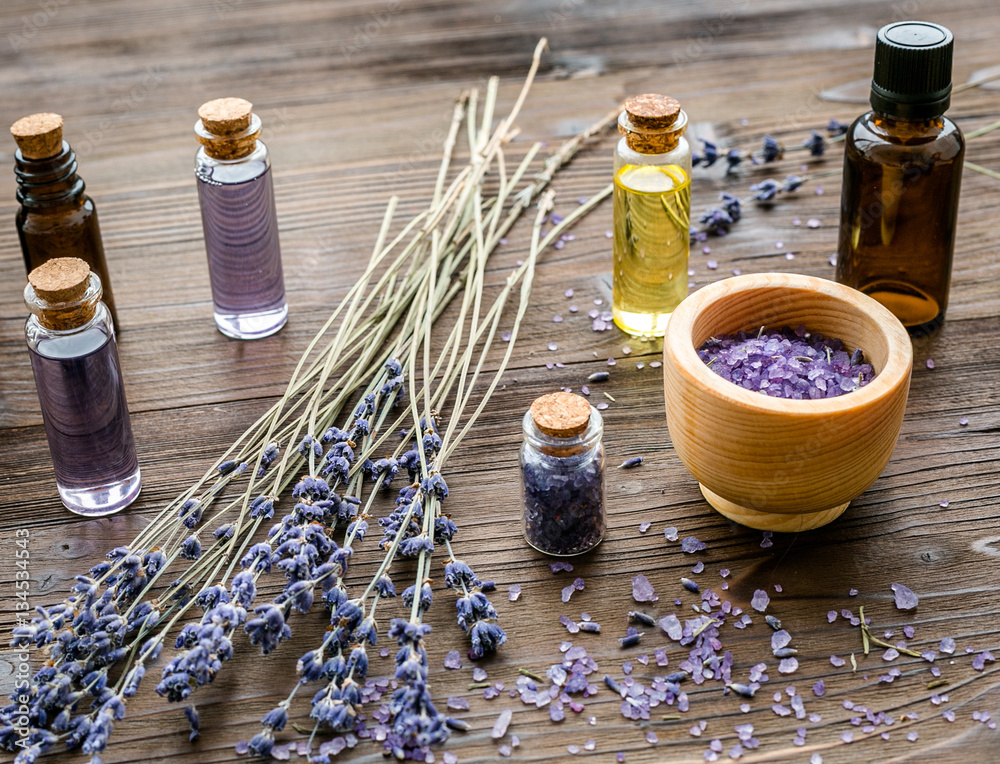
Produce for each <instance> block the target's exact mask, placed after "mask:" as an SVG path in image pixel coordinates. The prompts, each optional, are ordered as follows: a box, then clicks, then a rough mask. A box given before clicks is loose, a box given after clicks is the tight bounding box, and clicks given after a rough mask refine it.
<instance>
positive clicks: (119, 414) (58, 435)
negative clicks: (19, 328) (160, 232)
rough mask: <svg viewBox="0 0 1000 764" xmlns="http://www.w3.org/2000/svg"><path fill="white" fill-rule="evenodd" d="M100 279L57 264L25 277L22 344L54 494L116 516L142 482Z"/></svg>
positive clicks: (94, 512) (88, 511)
mask: <svg viewBox="0 0 1000 764" xmlns="http://www.w3.org/2000/svg"><path fill="white" fill-rule="evenodd" d="M101 293H102V287H101V279H100V277H99V276H98V275H97V274H96V273H92V272H91V271H90V267H89V266H88V265H87V263H85V262H84V261H83V260H81V259H79V258H75V257H59V258H55V259H52V260H49V261H48V262H46V263H43V264H42V265H40V266H38V267H37V268H35V269H34V270H32V271H31V273H30V274H29V275H28V285H27V286H26V287H25V290H24V302H25V304H26V305H27V306H28V310H30V311H31V316H30V317H29V318H28V321H27V323H26V324H25V329H24V331H25V337H26V339H27V343H28V349H29V351H30V355H31V368H32V371H33V372H34V375H35V387H36V389H37V391H38V402H39V404H40V406H41V410H42V419H43V421H44V423H45V434H46V436H47V437H48V442H49V451H50V453H51V454H52V466H53V468H54V470H55V474H56V486H57V488H58V490H59V496H60V498H61V499H62V502H63V504H65V505H66V507H67V508H68V509H70V510H71V511H73V512H76V513H77V514H80V515H87V516H92V517H93V516H98V515H107V514H111V513H112V512H117V511H118V510H120V509H123V508H124V507H126V506H128V505H129V504H131V503H132V502H133V501H134V500H135V498H136V497H137V496H138V495H139V490H140V487H141V478H140V472H139V462H138V459H137V458H136V452H135V442H134V440H133V437H132V424H131V420H130V418H129V413H128V404H127V402H126V400H125V390H124V387H123V385H122V374H121V366H120V363H119V361H118V348H117V345H116V343H115V332H114V327H113V325H112V322H111V316H110V313H109V312H108V309H107V307H106V306H105V304H104V303H103V302H101Z"/></svg>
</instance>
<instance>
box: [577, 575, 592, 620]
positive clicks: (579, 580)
mask: <svg viewBox="0 0 1000 764" xmlns="http://www.w3.org/2000/svg"><path fill="white" fill-rule="evenodd" d="M586 585H587V584H586V583H585V582H584V580H583V579H582V578H574V579H573V588H574V589H576V590H577V591H578V592H582V591H583V590H584V587H586ZM588 620H590V619H588Z"/></svg>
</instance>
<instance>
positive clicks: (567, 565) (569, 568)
mask: <svg viewBox="0 0 1000 764" xmlns="http://www.w3.org/2000/svg"><path fill="white" fill-rule="evenodd" d="M549 570H551V571H552V572H553V574H555V573H561V572H562V571H564V570H565V571H566V572H567V573H572V572H573V563H571V562H564V561H563V560H560V561H559V562H550V563H549Z"/></svg>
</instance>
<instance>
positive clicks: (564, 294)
mask: <svg viewBox="0 0 1000 764" xmlns="http://www.w3.org/2000/svg"><path fill="white" fill-rule="evenodd" d="M563 296H564V297H565V298H566V299H567V300H568V299H569V298H570V297H572V296H573V290H572V289H567V290H566V291H565V292H563Z"/></svg>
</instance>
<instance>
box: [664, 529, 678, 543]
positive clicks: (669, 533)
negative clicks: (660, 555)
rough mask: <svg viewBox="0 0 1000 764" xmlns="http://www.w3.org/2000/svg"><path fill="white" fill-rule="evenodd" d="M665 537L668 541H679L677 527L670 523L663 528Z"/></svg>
mask: <svg viewBox="0 0 1000 764" xmlns="http://www.w3.org/2000/svg"><path fill="white" fill-rule="evenodd" d="M663 537H664V538H665V539H666V540H667V541H677V529H676V528H675V527H674V526H672V525H670V526H667V527H666V528H664V529H663Z"/></svg>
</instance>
